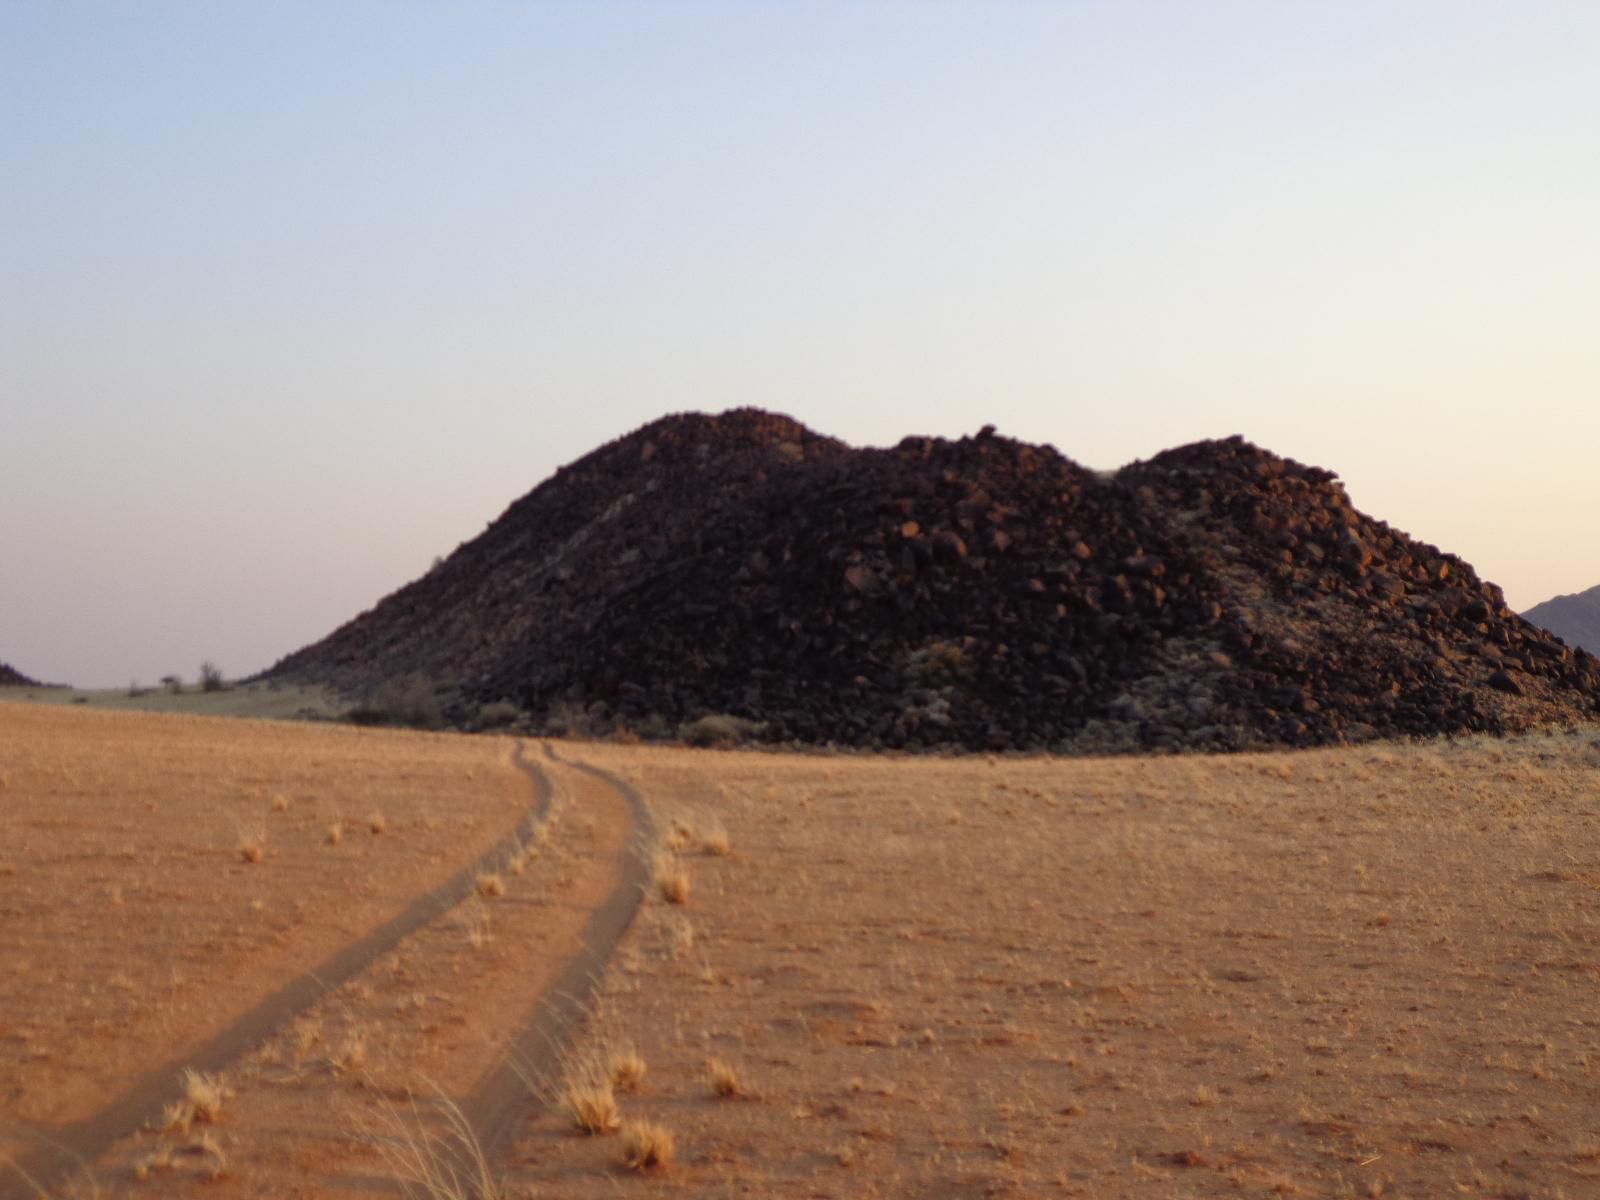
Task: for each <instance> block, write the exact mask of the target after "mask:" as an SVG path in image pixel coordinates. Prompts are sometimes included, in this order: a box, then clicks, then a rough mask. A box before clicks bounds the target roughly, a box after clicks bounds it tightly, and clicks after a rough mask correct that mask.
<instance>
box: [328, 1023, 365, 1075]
mask: <svg viewBox="0 0 1600 1200" xmlns="http://www.w3.org/2000/svg"><path fill="white" fill-rule="evenodd" d="M366 1064H367V1039H366V1037H365V1036H363V1035H362V1034H359V1033H353V1034H351V1035H350V1036H349V1037H347V1038H345V1040H344V1041H343V1042H342V1043H341V1044H340V1046H339V1049H338V1050H336V1051H334V1053H333V1054H331V1055H329V1056H328V1065H329V1066H330V1067H332V1068H333V1073H334V1074H335V1075H348V1074H350V1072H352V1071H359V1070H360V1069H361V1068H362V1067H364V1066H366Z"/></svg>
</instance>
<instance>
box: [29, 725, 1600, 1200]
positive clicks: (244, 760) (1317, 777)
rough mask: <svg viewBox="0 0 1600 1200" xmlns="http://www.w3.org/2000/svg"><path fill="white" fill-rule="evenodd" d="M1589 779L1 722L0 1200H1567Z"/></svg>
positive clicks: (1446, 768) (1594, 1082) (1596, 1191)
mask: <svg viewBox="0 0 1600 1200" xmlns="http://www.w3.org/2000/svg"><path fill="white" fill-rule="evenodd" d="M583 768H593V769H595V770H586V769H583ZM597 772H598V773H597ZM1597 783H1600V741H1597V739H1596V737H1595V735H1594V734H1592V733H1575V734H1564V735H1550V736H1537V737H1527V738H1521V739H1515V740H1509V741H1492V740H1471V741H1456V742H1435V743H1426V744H1411V745H1398V744H1385V745H1381V746H1373V747H1362V748H1351V749H1340V750H1330V751H1318V752H1304V753H1295V754H1268V755H1237V756H1224V757H1198V756H1195V757H1168V758H1153V759H1132V758H1129V759H1097V760H1091V759H1075V760H1066V759H1049V758H1022V757H1017V758H1012V757H1001V758H983V757H951V758H876V757H866V756H850V755H822V754H816V755H809V754H808V755H797V754H776V753H757V752H723V751H693V750H686V749H676V748H660V747H646V746H625V745H614V744H600V743H584V742H545V741H543V740H539V739H529V740H526V741H525V742H522V743H519V742H518V741H516V740H514V739H511V738H495V737H465V736H450V735H436V734H421V733H402V732H385V731H373V730H360V729H353V728H348V727H343V726H318V725H304V724H290V723H277V722H255V721H247V720H240V719H224V718H204V717H195V716H159V715H149V714H140V713H103V712H95V711H92V710H85V709H84V708H82V707H67V708H59V707H58V708H45V707H36V706H29V705H24V704H13V703H0V1196H4V1197H11V1196H34V1195H37V1194H44V1193H45V1189H46V1188H48V1193H47V1194H52V1195H61V1196H72V1197H79V1196H96V1195H98V1196H108V1197H109V1196H116V1197H121V1196H128V1197H139V1196H150V1197H169V1196H177V1197H185V1196H197V1197H198V1196H204V1197H219V1198H221V1197H273V1198H280V1197H318V1198H329V1200H331V1198H334V1197H355V1196H394V1195H401V1194H407V1192H406V1189H405V1188H404V1187H403V1186H402V1182H401V1180H402V1177H404V1176H406V1175H413V1176H420V1175H422V1174H425V1173H426V1172H425V1171H420V1170H417V1169H416V1168H417V1165H418V1164H417V1161H416V1155H418V1154H419V1153H420V1154H424V1155H425V1154H426V1153H427V1152H428V1151H429V1149H430V1148H432V1150H433V1151H434V1153H435V1155H436V1157H437V1158H438V1159H439V1160H440V1161H454V1160H457V1159H459V1158H460V1155H461V1152H462V1146H461V1142H460V1139H459V1137H457V1136H455V1135H454V1134H453V1133H452V1125H451V1121H450V1118H451V1116H452V1115H453V1114H454V1115H459V1114H465V1115H466V1116H467V1118H468V1119H469V1120H470V1121H472V1122H473V1123H474V1127H475V1128H479V1129H480V1132H483V1134H484V1140H485V1142H486V1144H488V1146H489V1149H490V1155H491V1162H490V1164H489V1165H490V1171H491V1173H492V1174H494V1175H495V1176H497V1177H499V1179H500V1186H499V1192H498V1194H500V1195H504V1196H514V1197H524V1196H527V1197H532V1196H539V1197H574V1198H585V1197H597V1198H598V1197H615V1196H619V1195H622V1196H627V1195H636V1196H656V1195H659V1196H685V1197H690V1196H692V1197H735V1196H739V1197H744V1196H755V1197H784V1198H787V1197H794V1198H801V1197H806V1198H811V1197H818V1198H820V1197H839V1198H841V1200H843V1198H848V1197H872V1196H882V1197H926V1198H928V1200H934V1198H944V1197H954V1198H963V1197H1047V1196H1081V1197H1097V1198H1098V1197H1120V1196H1130V1197H1135V1196H1137V1197H1144V1196H1150V1197H1169V1196H1171V1197H1190V1196H1194V1197H1210V1196H1219V1197H1223V1196H1227V1197H1231V1196H1277V1195H1302V1196H1391V1197H1393V1196H1408V1197H1436V1196H1457V1195H1459V1196H1484V1197H1541V1198H1555V1197H1571V1198H1580V1197H1588V1196H1595V1195H1600V1075H1597V1070H1600V1000H1597V990H1596V984H1597V974H1600V786H1597ZM637 801H642V804H643V808H642V809H641V808H640V807H639V806H638V804H637ZM452 888H454V890H453V891H452ZM619 895H622V896H625V897H626V898H627V899H628V901H629V903H630V905H631V903H632V901H633V900H634V899H635V898H637V899H639V901H640V903H639V906H638V911H637V914H636V915H635V916H634V918H633V920H632V923H631V924H630V925H629V926H628V927H627V929H626V931H625V932H624V933H623V934H622V935H621V937H620V939H618V940H617V941H616V942H615V944H614V945H611V944H609V943H608V942H606V941H605V939H599V938H597V935H596V933H595V931H596V929H598V928H599V926H598V925H597V924H596V921H597V919H598V917H597V914H603V913H604V912H605V911H606V910H607V908H608V906H612V907H614V906H615V901H616V899H617V897H618V896H619ZM597 943H600V944H597ZM585 963H589V964H591V966H590V968H589V971H590V973H589V974H588V975H587V976H586V977H585V987H584V989H582V992H583V994H582V997H581V999H582V1002H583V1005H584V1010H585V1011H586V1012H587V1017H586V1018H585V1020H584V1021H583V1023H582V1025H581V1026H580V1027H579V1028H578V1031H577V1034H576V1040H575V1041H573V1042H572V1043H571V1044H570V1045H569V1044H565V1043H559V1044H550V1045H546V1044H541V1043H540V1041H539V1039H540V1037H541V1036H546V1037H547V1036H548V1035H549V1030H550V1029H551V1028H552V1026H550V1025H549V1023H548V1021H547V1019H546V1018H547V1017H548V1016H549V1014H550V1013H551V1012H553V1011H556V1010H558V1009H560V1008H561V1006H562V1004H563V1003H565V1002H566V1001H568V1000H570V999H571V998H572V986H571V985H572V970H573V968H574V966H575V965H576V966H579V967H582V966H583V965H584V964H585ZM558 1051H559V1053H558ZM186 1070H188V1071H194V1072H196V1074H193V1075H188V1076H187V1083H186V1082H185V1079H186ZM641 1070H642V1074H641ZM613 1076H615V1077H616V1078H615V1079H614V1080H613V1078H612V1077H613ZM508 1078H511V1079H512V1080H513V1082H514V1084H515V1086H513V1087H512V1088H511V1089H510V1090H509V1091H507V1089H506V1086H505V1085H506V1080H507V1079H508ZM578 1099H587V1100H589V1101H590V1102H591V1106H592V1108H593V1109H594V1111H593V1112H592V1113H591V1116H592V1117H593V1118H594V1119H593V1121H592V1123H593V1124H596V1125H597V1126H598V1127H599V1130H600V1131H599V1132H596V1133H592V1134H586V1133H584V1132H582V1131H580V1130H579V1129H578V1128H577V1124H576V1122H575V1121H574V1119H573V1114H572V1112H571V1111H569V1109H570V1102H571V1101H573V1100H578ZM613 1106H614V1109H615V1113H614V1115H613V1113H612V1112H611V1111H610V1110H611V1108H612V1107H613ZM480 1117H481V1118H483V1121H480V1120H479V1118H480ZM484 1121H488V1122H490V1123H493V1124H494V1125H495V1129H496V1130H497V1131H498V1132H496V1133H495V1134H494V1135H493V1137H491V1136H490V1133H489V1131H488V1130H487V1128H486V1127H485V1126H484ZM619 1124H620V1125H621V1126H622V1128H620V1129H617V1128H613V1126H615V1125H619ZM662 1133H665V1134H667V1135H670V1138H671V1152H670V1161H669V1162H666V1163H664V1164H661V1165H656V1166H647V1167H645V1168H643V1169H633V1168H631V1167H630V1166H628V1165H627V1163H626V1162H625V1159H626V1158H627V1156H628V1153H629V1152H630V1150H631V1151H633V1152H634V1153H635V1154H637V1153H638V1151H639V1150H640V1149H641V1148H642V1147H646V1146H648V1145H649V1144H650V1143H651V1140H652V1138H654V1139H659V1138H660V1136H661V1134H662ZM656 1144H657V1145H659V1144H660V1142H659V1140H658V1141H657V1142H656ZM8 1159H9V1162H10V1164H11V1165H10V1166H7V1165H5V1164H6V1162H7V1160H8ZM30 1167H31V1168H32V1170H31V1172H30V1177H31V1178H33V1180H34V1182H33V1183H29V1182H27V1181H26V1179H25V1178H24V1176H23V1171H25V1170H28V1169H29V1168H30ZM409 1194H411V1195H429V1194H439V1195H444V1194H450V1193H446V1192H444V1191H442V1190H438V1189H436V1191H435V1192H434V1193H429V1192H428V1191H426V1190H425V1189H424V1188H423V1185H422V1184H419V1183H416V1182H413V1183H411V1184H410V1185H409ZM454 1194H459V1195H462V1196H467V1195H474V1194H477V1193H476V1192H474V1191H473V1190H471V1189H470V1188H466V1189H463V1190H461V1191H459V1192H458V1193H454Z"/></svg>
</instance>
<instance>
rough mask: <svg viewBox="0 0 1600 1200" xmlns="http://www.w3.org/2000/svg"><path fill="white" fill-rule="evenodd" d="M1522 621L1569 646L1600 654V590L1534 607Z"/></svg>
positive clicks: (1526, 613) (1562, 597)
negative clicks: (1547, 632) (1547, 631)
mask: <svg viewBox="0 0 1600 1200" xmlns="http://www.w3.org/2000/svg"><path fill="white" fill-rule="evenodd" d="M1522 615H1523V618H1524V619H1525V620H1528V621H1532V622H1533V623H1534V624H1535V625H1537V626H1538V627H1539V628H1540V629H1548V630H1549V631H1550V632H1551V633H1553V634H1555V635H1556V636H1557V637H1559V638H1561V639H1562V640H1563V641H1565V642H1566V643H1567V644H1568V645H1572V646H1580V647H1582V648H1583V649H1585V650H1587V651H1589V653H1591V654H1600V587H1592V588H1590V589H1589V590H1588V591H1586V592H1578V593H1577V594H1575V595H1571V596H1557V597H1555V598H1554V599H1552V600H1546V601H1545V602H1544V603H1543V604H1535V605H1534V606H1533V607H1532V608H1530V609H1529V610H1528V611H1527V612H1525V613H1523V614H1522Z"/></svg>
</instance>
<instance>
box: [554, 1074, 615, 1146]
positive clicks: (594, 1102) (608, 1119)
mask: <svg viewBox="0 0 1600 1200" xmlns="http://www.w3.org/2000/svg"><path fill="white" fill-rule="evenodd" d="M561 1103H562V1106H563V1108H564V1109H565V1111H566V1114H567V1116H568V1117H569V1118H570V1119H571V1121H572V1124H573V1125H574V1126H575V1127H576V1128H577V1129H579V1130H581V1131H582V1132H584V1133H589V1134H598V1133H611V1132H613V1131H614V1130H615V1129H616V1128H617V1126H618V1125H620V1124H621V1123H622V1114H621V1110H620V1109H619V1108H618V1107H617V1097H616V1093H615V1092H614V1091H613V1090H612V1087H611V1082H610V1081H609V1080H604V1079H592V1078H587V1077H578V1078H573V1079H568V1080H567V1081H566V1083H565V1085H564V1086H563V1088H562V1092H561Z"/></svg>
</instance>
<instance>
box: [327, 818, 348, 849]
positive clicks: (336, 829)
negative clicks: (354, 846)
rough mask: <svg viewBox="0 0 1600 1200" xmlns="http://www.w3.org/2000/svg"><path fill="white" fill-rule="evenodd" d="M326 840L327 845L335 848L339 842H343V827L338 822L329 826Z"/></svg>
mask: <svg viewBox="0 0 1600 1200" xmlns="http://www.w3.org/2000/svg"><path fill="white" fill-rule="evenodd" d="M326 840H327V843H328V845H330V846H337V845H338V844H339V843H340V842H341V841H343V840H344V826H343V825H341V824H340V823H339V822H338V821H335V822H334V823H333V824H332V825H329V826H328V833H327V838H326Z"/></svg>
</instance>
